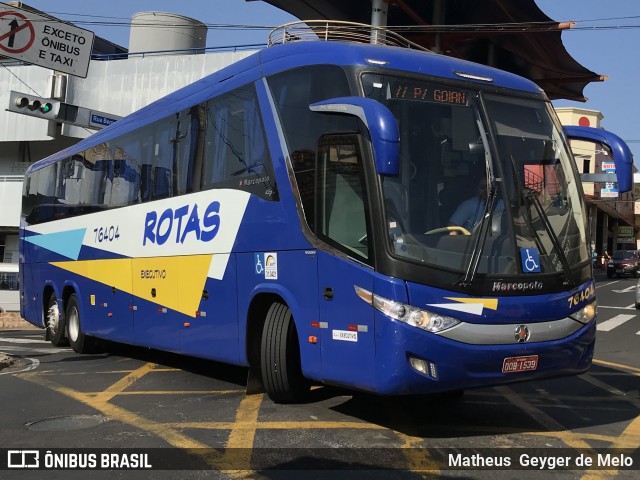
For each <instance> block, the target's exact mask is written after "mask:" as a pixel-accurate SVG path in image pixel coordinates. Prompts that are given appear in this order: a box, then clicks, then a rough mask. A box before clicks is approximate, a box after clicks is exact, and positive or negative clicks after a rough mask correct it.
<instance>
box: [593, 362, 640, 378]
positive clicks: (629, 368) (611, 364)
mask: <svg viewBox="0 0 640 480" xmlns="http://www.w3.org/2000/svg"><path fill="white" fill-rule="evenodd" d="M593 363H595V364H598V365H604V366H606V367H614V368H620V369H622V370H630V371H632V372H636V374H640V368H636V367H632V366H630V365H623V364H621V363H613V362H605V361H604V360H596V359H595V358H594V359H593Z"/></svg>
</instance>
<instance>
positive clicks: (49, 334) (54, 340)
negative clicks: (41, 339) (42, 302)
mask: <svg viewBox="0 0 640 480" xmlns="http://www.w3.org/2000/svg"><path fill="white" fill-rule="evenodd" d="M45 319H46V321H47V325H46V327H47V330H46V334H45V335H46V337H45V338H46V339H47V340H49V341H50V342H51V345H53V346H54V347H60V346H65V345H66V344H67V339H66V338H65V336H64V330H65V323H64V317H63V316H62V315H60V308H59V307H58V299H57V298H56V294H55V293H53V292H51V295H50V296H49V302H48V303H47V311H46V312H45Z"/></svg>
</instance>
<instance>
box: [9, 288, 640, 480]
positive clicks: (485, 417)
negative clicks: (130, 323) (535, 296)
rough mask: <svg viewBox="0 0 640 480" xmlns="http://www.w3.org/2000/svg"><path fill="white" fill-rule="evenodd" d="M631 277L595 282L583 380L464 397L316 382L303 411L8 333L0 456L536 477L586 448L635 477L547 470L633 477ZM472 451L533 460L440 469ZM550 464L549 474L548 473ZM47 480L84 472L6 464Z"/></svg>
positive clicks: (189, 371) (232, 388)
mask: <svg viewBox="0 0 640 480" xmlns="http://www.w3.org/2000/svg"><path fill="white" fill-rule="evenodd" d="M635 283H636V281H635V279H619V280H615V279H612V280H607V279H603V278H600V279H599V280H598V282H597V289H596V292H597V295H598V300H599V305H600V306H599V310H598V316H599V317H598V321H599V326H598V329H599V331H598V342H597V348H596V359H595V361H594V364H593V367H592V368H591V369H590V371H589V372H588V373H587V374H584V375H581V376H579V377H569V378H560V379H554V380H547V381H541V382H533V383H526V384H517V385H510V386H501V387H497V388H486V389H481V390H474V391H468V392H466V394H465V395H464V397H462V398H459V399H452V398H447V397H428V398H425V397H420V398H379V397H374V396H371V395H365V394H357V393H353V392H349V391H344V390H339V389H335V388H329V387H318V388H315V389H314V390H313V392H312V396H311V399H310V401H309V402H308V403H306V404H302V405H276V404H273V403H272V402H271V401H270V400H269V399H268V398H267V397H266V396H263V395H251V396H246V395H245V394H244V389H243V386H244V383H245V379H246V371H245V370H244V369H242V368H236V367H230V366H227V365H221V364H217V363H214V362H207V361H202V360H197V359H191V358H185V357H178V356H175V355H170V354H166V353H160V352H156V351H151V350H146V349H136V348H128V347H123V346H119V345H115V344H108V345H107V346H106V348H105V349H104V351H103V352H102V353H98V354H95V355H77V354H75V353H73V352H72V351H71V350H70V349H68V348H55V347H53V346H51V345H50V344H49V343H47V342H45V341H44V339H43V335H42V332H41V331H38V330H3V331H0V352H4V353H5V354H8V355H10V356H11V358H12V361H13V362H14V363H13V364H12V365H11V366H8V367H6V368H4V369H2V370H1V371H0V447H2V448H10V449H14V450H24V449H31V450H33V449H38V450H39V449H42V450H39V451H40V453H41V460H42V459H43V457H42V456H44V452H46V449H60V448H65V449H69V450H68V452H72V453H73V452H87V451H90V450H86V449H88V448H89V449H103V450H104V449H107V450H104V451H111V449H115V448H127V449H128V450H126V451H127V452H134V453H135V452H145V453H147V454H148V455H149V456H150V457H149V460H150V461H151V463H153V464H155V468H158V467H159V468H163V470H154V471H144V470H142V471H140V470H135V471H132V470H129V471H123V470H114V471H104V470H103V471H94V472H90V475H91V478H92V479H93V478H103V477H104V478H114V477H116V478H247V477H251V478H300V477H301V476H303V477H304V478H361V477H363V476H366V477H367V478H424V477H432V478H440V477H452V478H492V479H494V478H495V479H502V478H505V479H506V478H520V479H529V478H536V479H537V478H539V472H540V470H541V469H540V468H539V465H537V466H532V465H531V464H530V463H531V458H534V457H540V458H546V459H547V460H544V461H546V462H549V461H551V460H553V461H558V460H559V459H561V458H562V457H564V456H565V454H566V455H568V456H569V457H570V461H572V462H575V460H576V457H577V456H578V455H580V454H587V455H590V454H593V455H594V456H595V455H596V454H597V453H600V454H602V455H605V454H609V453H610V454H614V453H616V454H617V453H619V452H622V453H623V454H627V455H632V454H633V455H635V456H634V457H631V458H632V461H634V466H633V468H634V470H626V469H624V468H622V467H619V466H616V465H611V464H609V465H608V469H607V470H603V469H596V468H587V467H584V468H582V467H581V468H578V467H576V466H575V465H574V466H571V467H570V469H569V470H561V469H558V467H557V466H556V467H555V468H553V475H554V476H555V477H558V478H571V479H573V478H589V479H594V478H637V476H638V469H639V468H640V465H639V464H640V457H639V456H638V454H639V453H640V452H638V451H637V450H635V453H634V452H633V449H637V448H638V445H640V416H639V412H640V392H639V387H640V379H639V377H640V349H639V348H638V344H639V341H640V314H639V311H637V310H636V309H635V307H634V305H633V304H634V291H633V290H634V288H635ZM630 287H633V288H630ZM467 448H468V449H474V450H473V452H476V451H477V449H481V448H486V449H489V450H486V451H484V452H483V454H484V455H485V458H484V460H483V461H486V457H487V456H500V457H502V456H503V454H505V455H510V456H511V459H510V461H512V467H513V466H514V465H515V464H518V465H519V462H521V461H522V458H523V457H522V455H524V456H525V457H524V461H525V462H526V463H528V465H526V466H525V467H522V468H523V469H522V470H515V469H513V468H510V469H507V468H504V467H502V468H500V467H495V466H494V467H491V468H487V469H485V470H481V469H477V468H476V469H460V470H453V469H451V468H448V467H447V466H444V464H442V463H438V461H439V460H441V459H442V458H445V459H447V461H449V462H450V461H451V459H450V458H448V454H449V453H451V452H462V453H463V454H465V452H467V450H465V449H467ZM147 449H148V450H147ZM619 449H622V450H619ZM53 451H54V452H56V451H57V450H53ZM470 451H471V450H469V452H470ZM99 452H100V451H98V454H99ZM0 455H5V453H4V452H0ZM314 456H315V457H319V458H315V457H314ZM443 456H444V457H443ZM441 457H442V458H441ZM470 458H471V457H470ZM612 458H613V457H612ZM615 458H618V457H615ZM550 459H551V460H550ZM4 460H5V459H4V458H0V465H6V464H3V463H2V462H3V461H4ZM476 460H477V459H476ZM476 460H473V458H471V459H470V460H469V461H476ZM498 460H499V459H498ZM477 461H480V460H477ZM496 461H497V460H496ZM454 462H455V460H454ZM454 464H455V463H454ZM476 466H477V465H476ZM272 467H277V470H271V469H270V468H272ZM168 468H171V469H173V470H166V469H168ZM381 468H386V470H381ZM371 469H373V470H371ZM353 470H355V472H354V471H353ZM542 470H544V471H545V473H546V474H549V473H550V471H551V470H550V468H549V464H548V463H547V464H546V466H543V468H542ZM45 475H46V478H48V479H56V478H65V479H68V478H73V477H75V476H77V477H78V478H80V477H81V476H82V478H86V476H87V475H88V472H86V471H84V472H74V471H71V470H52V471H47V472H43V471H28V470H26V469H25V470H15V469H12V470H5V471H2V470H0V478H3V479H4V478H16V479H26V478H43V476H45Z"/></svg>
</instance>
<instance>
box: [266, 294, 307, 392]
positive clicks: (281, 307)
mask: <svg viewBox="0 0 640 480" xmlns="http://www.w3.org/2000/svg"><path fill="white" fill-rule="evenodd" d="M260 350H261V369H262V381H263V383H264V386H265V390H266V391H267V395H269V398H271V400H273V401H274V402H276V403H297V402H301V401H303V400H304V398H305V397H306V395H307V393H308V392H309V383H308V382H307V380H306V379H305V378H304V377H303V376H302V368H301V365H300V345H299V343H298V334H297V332H296V327H295V324H294V321H293V316H292V315H291V310H290V309H289V307H287V306H286V305H285V304H283V303H279V302H276V303H274V304H272V305H271V307H270V308H269V312H268V313H267V317H266V320H265V323H264V328H263V330H262V345H261V349H260Z"/></svg>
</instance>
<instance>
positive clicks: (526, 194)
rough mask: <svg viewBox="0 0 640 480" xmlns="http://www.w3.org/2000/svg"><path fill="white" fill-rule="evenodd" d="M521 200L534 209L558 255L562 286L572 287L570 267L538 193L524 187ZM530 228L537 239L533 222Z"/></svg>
mask: <svg viewBox="0 0 640 480" xmlns="http://www.w3.org/2000/svg"><path fill="white" fill-rule="evenodd" d="M522 198H524V199H525V200H526V201H527V202H528V203H529V204H530V205H533V208H535V209H536V213H537V214H538V218H539V219H540V220H541V222H542V226H543V227H544V229H545V231H546V232H547V235H548V236H549V240H551V244H552V245H553V249H554V250H555V252H556V255H558V259H559V260H560V263H561V264H562V270H563V271H564V273H565V276H566V278H565V280H564V282H563V284H564V285H565V286H571V285H573V284H574V281H573V279H572V277H571V265H569V261H568V260H567V256H566V255H565V253H564V250H563V249H562V245H560V240H559V239H558V236H557V235H556V233H555V232H554V231H553V227H552V226H551V223H549V218H548V217H547V214H546V213H544V208H543V207H542V204H541V203H540V199H539V198H538V192H536V191H535V190H532V189H531V188H528V187H525V188H523V189H522ZM531 228H532V229H533V232H534V235H535V236H536V237H538V234H537V232H536V229H535V227H534V225H533V222H531Z"/></svg>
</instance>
